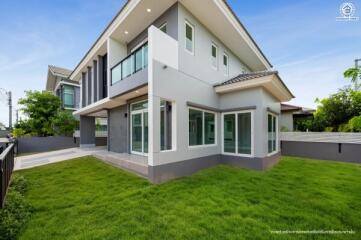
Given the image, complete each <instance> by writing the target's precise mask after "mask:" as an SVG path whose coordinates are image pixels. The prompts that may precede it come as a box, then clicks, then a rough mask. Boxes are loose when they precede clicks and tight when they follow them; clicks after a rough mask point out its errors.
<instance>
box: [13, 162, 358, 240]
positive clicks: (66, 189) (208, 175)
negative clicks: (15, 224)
mask: <svg viewBox="0 0 361 240" xmlns="http://www.w3.org/2000/svg"><path fill="white" fill-rule="evenodd" d="M16 174H20V175H23V176H24V177H25V178H26V179H27V180H28V182H29V190H28V192H27V195H26V199H27V200H28V201H29V202H30V203H31V204H32V205H33V207H34V212H33V214H32V216H31V219H30V221H29V222H28V224H27V225H26V226H25V227H24V229H23V231H22V233H21V236H20V239H27V240H28V239H36V240H40V239H146V240H149V239H172V240H173V239H197V240H198V239H361V234H360V231H361V166H360V165H355V164H344V163H337V162H328V161H312V160H303V159H300V158H290V157H283V159H282V161H281V162H280V163H279V164H278V165H277V166H275V167H274V168H272V169H271V170H269V171H265V172H258V171H253V170H246V169H242V168H234V167H229V166H217V167H214V168H211V169H207V170H204V171H201V172H199V173H197V174H194V175H193V176H191V177H185V178H181V179H178V180H175V181H170V182H168V183H165V184H161V185H152V184H150V183H149V182H147V181H146V180H145V179H142V178H139V177H137V176H135V175H133V174H130V173H127V172H125V171H122V170H119V169H117V168H114V167H112V166H108V165H106V164H104V163H102V162H101V161H98V160H96V159H94V158H92V157H84V158H80V159H77V160H73V161H66V162H61V163H57V164H52V165H47V166H43V167H37V168H34V169H29V170H24V171H20V172H17V173H16ZM271 230H353V231H355V233H354V234H338V235H277V234H272V233H271V232H270V231H271Z"/></svg>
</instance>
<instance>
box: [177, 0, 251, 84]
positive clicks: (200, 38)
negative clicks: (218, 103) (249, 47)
mask: <svg viewBox="0 0 361 240" xmlns="http://www.w3.org/2000/svg"><path fill="white" fill-rule="evenodd" d="M185 21H187V22H189V23H190V24H192V25H193V26H194V35H195V36H194V41H195V44H194V46H195V47H194V55H191V54H190V53H188V52H187V51H186V50H185ZM178 36H179V70H180V71H183V72H185V73H187V74H189V75H191V76H193V77H194V78H197V79H200V80H202V81H205V82H207V83H209V84H215V83H219V82H222V81H225V80H228V79H230V78H231V77H232V76H235V75H238V74H240V73H242V71H246V72H249V71H250V69H249V67H247V66H246V65H245V64H243V63H242V61H241V60H240V59H238V58H237V57H236V56H235V55H234V54H232V52H231V51H230V50H229V49H228V48H227V47H226V46H225V45H224V44H223V43H222V39H218V38H216V37H215V36H214V35H213V34H212V33H211V32H210V31H209V30H208V29H207V28H206V27H204V26H203V25H202V24H201V23H200V22H199V21H198V20H197V18H196V17H195V16H193V15H192V14H191V13H190V12H189V11H188V10H187V9H185V7H184V6H183V5H182V4H179V8H178ZM212 43H215V44H216V45H217V47H218V69H217V70H215V69H214V68H213V66H212V59H211V46H212ZM224 52H225V53H227V55H228V57H229V75H228V76H225V75H224V73H223V68H222V65H223V53H224Z"/></svg>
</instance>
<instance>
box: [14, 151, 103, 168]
mask: <svg viewBox="0 0 361 240" xmlns="http://www.w3.org/2000/svg"><path fill="white" fill-rule="evenodd" d="M104 150H106V147H95V148H67V149H62V150H57V151H51V152H43V153H36V154H32V155H28V156H23V157H16V158H15V167H14V170H20V169H27V168H33V167H37V166H41V165H46V164H50V163H56V162H61V161H65V160H70V159H73V158H78V157H84V156H88V155H92V154H94V153H97V152H102V151H104Z"/></svg>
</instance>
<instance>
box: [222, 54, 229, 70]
mask: <svg viewBox="0 0 361 240" xmlns="http://www.w3.org/2000/svg"><path fill="white" fill-rule="evenodd" d="M223 73H224V75H228V73H229V67H228V55H227V54H223Z"/></svg>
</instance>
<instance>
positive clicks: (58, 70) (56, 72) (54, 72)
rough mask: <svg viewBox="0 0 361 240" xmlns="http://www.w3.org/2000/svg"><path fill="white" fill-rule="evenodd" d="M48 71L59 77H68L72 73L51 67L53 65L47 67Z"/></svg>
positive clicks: (64, 69)
mask: <svg viewBox="0 0 361 240" xmlns="http://www.w3.org/2000/svg"><path fill="white" fill-rule="evenodd" d="M49 70H50V71H51V72H52V73H53V74H54V75H61V76H65V77H69V76H70V74H71V72H72V70H69V69H66V68H62V67H57V66H53V65H49Z"/></svg>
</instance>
